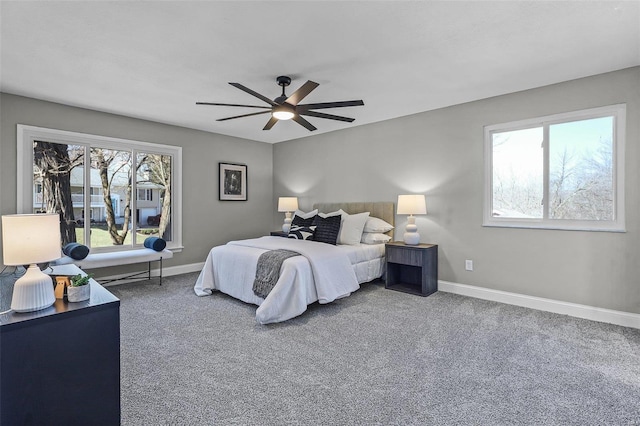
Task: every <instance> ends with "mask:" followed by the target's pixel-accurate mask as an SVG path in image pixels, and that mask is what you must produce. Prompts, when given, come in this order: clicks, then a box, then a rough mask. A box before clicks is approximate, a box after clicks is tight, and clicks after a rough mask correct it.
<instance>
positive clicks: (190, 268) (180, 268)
mask: <svg viewBox="0 0 640 426" xmlns="http://www.w3.org/2000/svg"><path fill="white" fill-rule="evenodd" d="M203 267H204V262H198V263H190V264H188V265H177V266H169V267H164V268H162V276H163V277H170V276H172V275H180V274H188V273H189V272H200V271H201V270H202V268H203ZM128 275H131V274H130V273H129V274H119V275H109V276H107V277H98V278H96V280H97V281H98V282H100V281H101V280H104V281H109V280H118V281H114V282H111V283H107V284H102V285H103V286H104V287H111V286H114V285H118V284H126V283H131V282H135V281H140V278H137V279H136V278H132V279H130V280H129V279H122V278H124V277H126V276H128ZM158 276H160V269H159V268H155V269H151V277H158ZM141 278H144V275H141ZM194 284H195V282H194Z"/></svg>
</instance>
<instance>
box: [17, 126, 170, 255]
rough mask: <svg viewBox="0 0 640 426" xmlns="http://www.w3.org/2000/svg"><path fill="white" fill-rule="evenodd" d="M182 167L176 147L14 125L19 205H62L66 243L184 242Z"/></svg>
mask: <svg viewBox="0 0 640 426" xmlns="http://www.w3.org/2000/svg"><path fill="white" fill-rule="evenodd" d="M181 175H182V148H180V147H175V146H169V145H160V144H152V143H147V142H138V141H131V140H124V139H117V138H109V137H103V136H95V135H88V134H82V133H75V132H66V131H60V130H53V129H45V128H39V127H32V126H23V125H18V210H19V212H21V213H34V212H55V213H59V214H60V215H61V219H62V220H61V231H62V232H61V233H62V241H61V243H62V244H63V245H64V244H66V243H68V242H74V241H75V242H79V243H82V244H86V245H87V246H89V247H90V248H91V251H92V252H96V251H98V252H100V251H113V250H126V249H132V248H138V247H140V246H141V245H142V244H143V242H144V240H145V239H146V238H147V237H149V236H160V237H162V238H164V239H165V240H166V241H167V247H168V248H171V249H180V248H182V224H181V218H182V208H181V206H182V200H181V191H180V182H181ZM154 192H155V194H154ZM134 213H135V214H134ZM149 218H153V219H152V220H149Z"/></svg>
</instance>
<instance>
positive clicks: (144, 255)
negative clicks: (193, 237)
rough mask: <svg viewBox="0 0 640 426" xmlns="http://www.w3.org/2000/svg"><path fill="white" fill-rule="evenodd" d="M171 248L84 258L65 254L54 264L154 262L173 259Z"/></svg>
mask: <svg viewBox="0 0 640 426" xmlns="http://www.w3.org/2000/svg"><path fill="white" fill-rule="evenodd" d="M172 257H173V252H172V251H171V250H166V249H165V250H162V251H155V250H152V249H149V248H143V249H136V250H127V251H114V252H109V253H93V254H90V255H89V256H87V257H85V258H84V259H80V260H75V259H72V258H70V257H69V256H64V257H62V258H60V259H58V260H56V261H55V262H52V263H53V264H54V265H68V264H70V263H73V264H74V265H77V266H79V267H80V268H82V269H95V268H107V267H109V266H118V265H129V264H132V263H142V262H153V261H156V260H160V259H161V258H162V259H171V258H172Z"/></svg>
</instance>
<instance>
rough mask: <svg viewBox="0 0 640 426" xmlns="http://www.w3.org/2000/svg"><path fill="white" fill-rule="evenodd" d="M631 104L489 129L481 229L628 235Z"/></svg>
mask: <svg viewBox="0 0 640 426" xmlns="http://www.w3.org/2000/svg"><path fill="white" fill-rule="evenodd" d="M625 118H626V106H625V105H613V106H607V107H601V108H593V109H588V110H582V111H575V112H570V113H564V114H556V115H552V116H546V117H538V118H533V119H529V120H522V121H518V122H512V123H503V124H497V125H492V126H486V127H485V129H484V139H485V141H484V150H485V202H484V215H483V225H484V226H500V227H519V228H544V229H565V230H587V231H616V232H623V231H624V230H625V223H624V147H625Z"/></svg>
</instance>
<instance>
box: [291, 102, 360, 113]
mask: <svg viewBox="0 0 640 426" xmlns="http://www.w3.org/2000/svg"><path fill="white" fill-rule="evenodd" d="M362 105H364V102H362V101H361V100H357V101H340V102H320V103H319V104H303V105H298V107H297V109H298V111H308V110H310V109H323V108H342V107H351V106H362Z"/></svg>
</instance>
